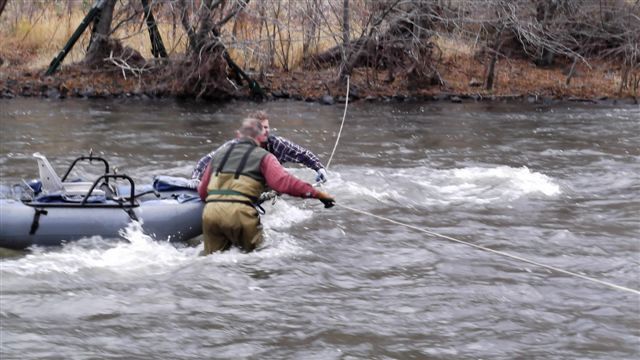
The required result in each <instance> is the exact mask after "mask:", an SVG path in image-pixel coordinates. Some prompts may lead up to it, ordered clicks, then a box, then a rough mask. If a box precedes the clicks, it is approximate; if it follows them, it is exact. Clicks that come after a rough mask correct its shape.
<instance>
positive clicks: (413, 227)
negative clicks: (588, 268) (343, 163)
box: [314, 77, 640, 295]
mask: <svg viewBox="0 0 640 360" xmlns="http://www.w3.org/2000/svg"><path fill="white" fill-rule="evenodd" d="M348 105H349V77H347V98H346V100H345V103H344V115H343V116H342V124H340V130H339V131H338V136H337V137H336V143H335V145H334V146H333V151H332V152H331V156H330V157H329V161H327V166H326V169H327V170H328V169H329V164H330V163H331V160H332V159H333V155H334V154H335V152H336V148H337V147H338V141H340V136H341V135H342V128H343V126H344V121H345V118H346V117H347V106H348ZM314 186H322V183H320V182H318V183H316V184H314ZM335 204H336V206H339V207H341V208H343V209H346V210H349V211H353V212H356V213H359V214H362V215H367V216H371V217H373V218H376V219H379V220H383V221H386V222H390V223H392V224H396V225H400V226H404V227H406V228H409V229H413V230H416V231H419V232H422V233H425V234H429V235H431V236H435V237H438V238H441V239H445V240H449V241H452V242H455V243H458V244H463V245H467V246H470V247H472V248H475V249H478V250H482V251H486V252H489V253H492V254H496V255H500V256H503V257H506V258H509V259H513V260H518V261H521V262H524V263H527V264H531V265H535V266H539V267H541V268H545V269H548V270H551V271H555V272H557V273H561V274H565V275H569V276H573V277H577V278H580V279H583V280H587V281H591V282H594V283H597V284H600V285H604V286H608V287H610V288H612V289H616V290H622V291H627V292H630V293H633V294H636V295H640V290H636V289H632V288H628V287H625V286H621V285H617V284H614V283H611V282H608V281H604V280H598V279H596V278H593V277H590V276H587V275H583V274H579V273H576V272H573V271H569V270H564V269H561V268H559V267H555V266H551V265H546V264H542V263H539V262H537V261H534V260H529V259H526V258H524V257H522V256H517V255H512V254H509V253H506V252H504V251H499V250H494V249H491V248H488V247H485V246H481V245H476V244H473V243H470V242H468V241H464V240H460V239H456V238H454V237H451V236H447V235H443V234H439V233H437V232H435V231H431V230H428V229H424V228H420V227H417V226H414V225H411V224H406V223H403V222H400V221H397V220H393V219H390V218H386V217H384V216H380V215H376V214H373V213H370V212H368V211H364V210H360V209H356V208H353V207H350V206H347V205H343V204H340V203H339V202H336V203H335Z"/></svg>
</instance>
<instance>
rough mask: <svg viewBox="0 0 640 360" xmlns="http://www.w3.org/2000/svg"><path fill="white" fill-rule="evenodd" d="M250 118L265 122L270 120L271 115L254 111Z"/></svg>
mask: <svg viewBox="0 0 640 360" xmlns="http://www.w3.org/2000/svg"><path fill="white" fill-rule="evenodd" d="M249 117H250V118H254V119H258V120H260V121H265V120H269V115H267V113H266V112H265V111H262V110H260V111H254V112H252V113H251V114H249Z"/></svg>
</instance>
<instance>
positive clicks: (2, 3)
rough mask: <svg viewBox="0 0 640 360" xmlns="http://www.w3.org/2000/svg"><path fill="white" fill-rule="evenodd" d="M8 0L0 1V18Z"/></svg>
mask: <svg viewBox="0 0 640 360" xmlns="http://www.w3.org/2000/svg"><path fill="white" fill-rule="evenodd" d="M7 1H8V0H0V16H2V12H3V11H4V7H5V5H7Z"/></svg>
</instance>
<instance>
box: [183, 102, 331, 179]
mask: <svg viewBox="0 0 640 360" xmlns="http://www.w3.org/2000/svg"><path fill="white" fill-rule="evenodd" d="M249 117H250V118H254V119H258V120H260V123H261V125H262V127H263V128H264V129H265V131H266V134H267V141H266V142H265V144H264V145H263V147H265V149H267V151H268V152H270V153H272V154H273V155H275V157H276V158H277V159H278V161H279V162H280V164H284V163H286V162H294V163H298V164H303V165H305V166H306V167H308V168H310V169H311V170H313V171H315V172H316V182H320V181H322V182H326V181H327V171H326V170H325V169H324V165H322V163H321V162H320V160H319V159H318V157H317V156H316V155H315V154H314V153H312V152H311V151H309V150H307V149H305V148H303V147H302V146H300V145H298V144H295V143H293V142H291V141H289V140H287V139H285V138H282V137H280V136H275V135H270V134H269V117H268V116H267V113H266V112H264V111H258V112H255V113H252V114H250V115H249ZM235 141H237V139H234V140H229V141H227V142H226V143H225V144H223V145H222V146H221V147H219V148H218V149H216V150H214V151H212V152H210V153H209V154H207V155H205V156H204V157H202V158H201V159H200V161H198V164H197V165H196V167H195V169H193V173H192V174H191V178H192V179H196V180H201V179H202V175H203V173H204V169H205V167H206V166H207V164H208V163H209V162H210V161H211V158H212V157H213V155H214V154H215V153H216V151H218V150H219V149H221V148H223V147H225V146H227V145H228V144H229V143H230V142H235Z"/></svg>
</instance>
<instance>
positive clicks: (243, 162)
mask: <svg viewBox="0 0 640 360" xmlns="http://www.w3.org/2000/svg"><path fill="white" fill-rule="evenodd" d="M256 147H257V146H252V147H250V148H249V150H247V152H245V153H244V155H243V156H242V160H240V165H238V168H237V169H236V174H235V175H234V176H233V178H234V179H237V178H239V177H240V173H242V170H244V167H245V166H246V165H247V160H249V155H251V152H252V151H253V150H255V148H256Z"/></svg>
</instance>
